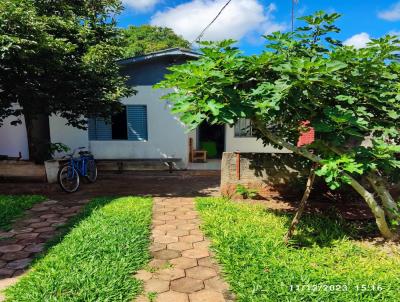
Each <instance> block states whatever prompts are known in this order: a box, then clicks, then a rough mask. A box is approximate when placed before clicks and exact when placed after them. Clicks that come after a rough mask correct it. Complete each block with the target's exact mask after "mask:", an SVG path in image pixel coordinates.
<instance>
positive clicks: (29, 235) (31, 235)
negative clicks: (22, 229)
mask: <svg viewBox="0 0 400 302" xmlns="http://www.w3.org/2000/svg"><path fill="white" fill-rule="evenodd" d="M38 235H39V233H24V234H18V235H15V238H16V239H34V238H36V237H37V236H38Z"/></svg>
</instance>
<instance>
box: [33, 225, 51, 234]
mask: <svg viewBox="0 0 400 302" xmlns="http://www.w3.org/2000/svg"><path fill="white" fill-rule="evenodd" d="M55 230H56V228H55V227H52V226H51V227H44V228H38V229H35V232H36V233H45V232H53V231H55Z"/></svg>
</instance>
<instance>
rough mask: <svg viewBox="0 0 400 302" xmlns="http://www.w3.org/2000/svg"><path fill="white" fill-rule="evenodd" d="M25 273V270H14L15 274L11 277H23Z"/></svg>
mask: <svg viewBox="0 0 400 302" xmlns="http://www.w3.org/2000/svg"><path fill="white" fill-rule="evenodd" d="M25 273H26V270H23V269H18V270H16V271H15V272H14V274H13V275H12V276H13V277H19V276H21V275H23V274H25Z"/></svg>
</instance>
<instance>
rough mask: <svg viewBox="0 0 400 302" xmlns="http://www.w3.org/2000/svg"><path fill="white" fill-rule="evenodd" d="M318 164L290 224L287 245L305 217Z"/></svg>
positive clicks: (286, 237)
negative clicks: (303, 216) (301, 219)
mask: <svg viewBox="0 0 400 302" xmlns="http://www.w3.org/2000/svg"><path fill="white" fill-rule="evenodd" d="M316 167H317V164H315V163H314V164H313V165H312V167H311V169H310V175H309V176H308V179H307V184H306V190H305V191H304V194H303V197H302V198H301V201H300V205H299V208H298V209H297V212H296V215H294V217H293V220H292V223H291V224H290V227H289V230H288V232H287V234H286V236H285V238H284V241H285V243H286V244H288V243H289V240H290V239H291V238H292V236H293V233H294V231H295V230H296V227H297V225H298V224H299V221H300V218H301V216H302V215H303V212H304V210H305V208H306V206H307V202H308V198H309V197H310V193H311V190H312V186H313V184H314V180H315V169H316Z"/></svg>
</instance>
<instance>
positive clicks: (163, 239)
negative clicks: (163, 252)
mask: <svg viewBox="0 0 400 302" xmlns="http://www.w3.org/2000/svg"><path fill="white" fill-rule="evenodd" d="M154 242H155V243H173V242H178V237H175V236H167V235H155V236H154Z"/></svg>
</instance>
